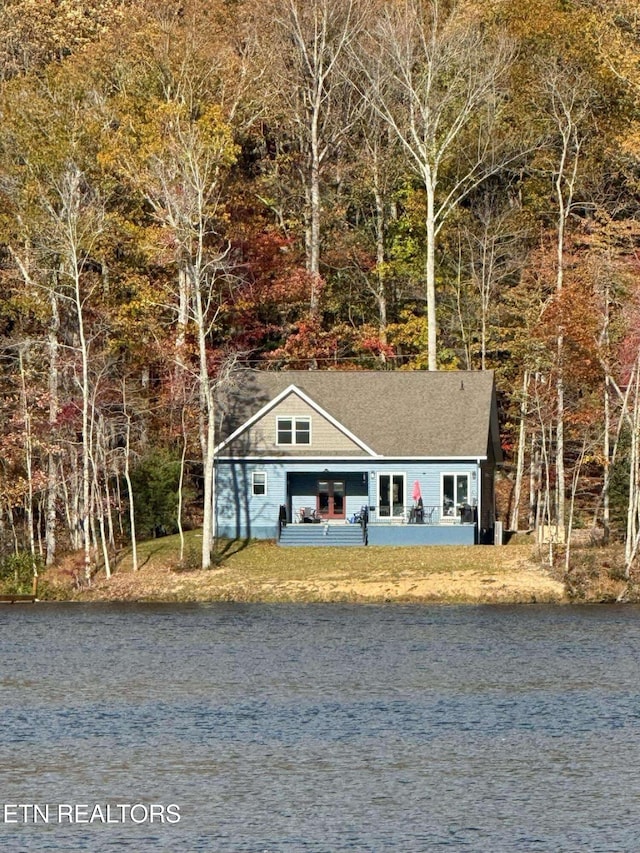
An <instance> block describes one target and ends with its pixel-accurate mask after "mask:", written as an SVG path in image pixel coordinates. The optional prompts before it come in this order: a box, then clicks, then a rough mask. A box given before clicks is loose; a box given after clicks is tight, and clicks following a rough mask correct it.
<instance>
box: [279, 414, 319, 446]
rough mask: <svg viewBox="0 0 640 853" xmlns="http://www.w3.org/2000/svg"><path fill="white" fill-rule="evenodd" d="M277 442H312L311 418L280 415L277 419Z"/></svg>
mask: <svg viewBox="0 0 640 853" xmlns="http://www.w3.org/2000/svg"><path fill="white" fill-rule="evenodd" d="M276 443H277V444H302V445H304V444H311V418H308V417H290V418H287V417H282V418H281V417H279V418H277V419H276Z"/></svg>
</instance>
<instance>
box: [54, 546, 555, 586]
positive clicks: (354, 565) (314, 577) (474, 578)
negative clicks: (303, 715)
mask: <svg viewBox="0 0 640 853" xmlns="http://www.w3.org/2000/svg"><path fill="white" fill-rule="evenodd" d="M200 542H201V539H200V534H199V533H198V531H191V532H190V533H188V534H187V537H186V548H185V559H184V561H183V564H182V565H181V564H180V542H179V537H177V536H170V537H166V538H163V539H155V540H151V541H148V542H143V543H140V544H139V546H138V560H139V567H140V568H139V571H137V572H133V571H132V566H131V554H130V552H124V553H123V554H121V555H120V558H119V560H118V562H117V564H116V566H115V570H114V573H113V576H112V577H111V578H110V579H109V580H107V579H106V578H105V577H104V573H98V574H96V576H95V578H94V580H93V584H92V586H91V588H90V589H84V590H73V589H72V588H71V587H70V585H69V583H68V579H69V577H70V576H71V574H72V572H70V571H69V568H68V567H67V568H66V569H63V570H61V571H59V572H58V573H57V575H56V574H54V575H52V576H51V578H50V579H49V581H48V590H49V592H48V595H50V596H51V597H72V598H75V599H77V600H86V601H89V600H103V601H104V600H106V601H108V600H111V601H239V602H240V601H242V602H250V601H253V602H256V601H262V602H285V601H300V602H320V601H353V602H363V603H364V602H385V601H404V602H410V601H414V602H442V603H463V602H468V603H483V602H486V603H493V602H496V603H498V602H499V603H520V602H523V603H524V602H527V603H529V602H559V601H563V600H564V587H563V585H562V583H560V582H559V581H558V580H557V579H555V578H553V577H552V576H551V575H550V574H548V573H547V572H545V571H544V570H543V569H541V568H540V567H539V566H538V565H537V564H536V563H535V561H534V560H533V559H532V547H531V544H530V543H529V542H524V543H517V544H509V545H507V546H504V547H501V548H495V547H492V546H485V547H473V546H426V547H425V546H422V547H398V548H390V547H371V546H369V547H362V548H282V547H280V546H278V545H277V544H275V543H274V542H264V541H262V542H250V543H247V544H245V543H237V542H229V543H224V547H221V550H220V552H219V553H218V554H217V555H216V564H215V566H214V567H213V568H212V569H210V570H208V571H202V570H200V569H198V568H197V566H198V560H199V551H200ZM76 574H77V573H76ZM65 577H66V578H67V582H66V584H65V583H64V582H63V580H61V579H64V578H65Z"/></svg>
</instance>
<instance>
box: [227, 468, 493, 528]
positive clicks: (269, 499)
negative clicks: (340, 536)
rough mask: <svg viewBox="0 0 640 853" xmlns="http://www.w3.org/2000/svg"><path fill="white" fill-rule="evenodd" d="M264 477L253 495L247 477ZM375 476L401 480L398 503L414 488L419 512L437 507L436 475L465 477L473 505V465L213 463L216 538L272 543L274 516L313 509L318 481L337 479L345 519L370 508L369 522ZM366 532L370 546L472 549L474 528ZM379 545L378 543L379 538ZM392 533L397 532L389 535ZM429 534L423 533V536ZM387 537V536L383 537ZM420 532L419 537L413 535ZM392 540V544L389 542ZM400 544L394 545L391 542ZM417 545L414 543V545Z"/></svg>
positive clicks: (408, 501)
mask: <svg viewBox="0 0 640 853" xmlns="http://www.w3.org/2000/svg"><path fill="white" fill-rule="evenodd" d="M253 472H264V473H265V474H266V478H267V485H266V494H265V495H253V494H252V493H251V492H252V487H251V484H252V473H253ZM378 473H387V474H388V473H395V474H404V476H405V495H404V503H405V505H407V506H410V505H411V503H412V491H413V484H414V482H415V481H416V480H418V482H419V483H420V489H421V493H422V500H423V503H424V505H425V507H432V506H434V507H438V508H440V506H441V500H442V495H441V488H442V474H443V473H448V474H458V473H467V474H469V491H470V495H469V499H470V502H471V503H472V504H473V505H475V504H477V501H478V466H477V464H476V462H475V461H471V460H470V461H468V462H460V461H452V462H448V461H447V460H437V461H434V462H430V461H429V462H406V461H393V460H380V459H375V460H374V459H367V458H362V459H353V460H350V461H341V462H338V461H335V462H334V461H332V460H331V459H327V460H324V461H322V462H312V461H305V460H304V459H300V460H299V461H298V460H294V461H290V460H286V461H283V460H275V459H273V460H267V459H265V460H262V461H254V460H251V461H244V460H238V461H234V460H219V461H218V462H217V463H216V501H217V533H218V535H219V536H223V537H227V538H231V539H273V538H275V537H276V536H277V530H278V513H279V509H280V506H281V505H284V506H286V508H287V514H288V517H289V520H290V521H291V520H292V519H293V518H294V517H295V515H296V512H297V510H298V509H299V508H300V507H302V506H311V507H315V505H316V487H317V481H318V480H319V479H325V478H326V479H343V480H344V481H345V492H346V518H347V519H349V518H350V517H351V516H352V515H353V514H355V513H357V512H358V511H359V510H360V508H361V506H363V505H367V506H369V507H373V508H374V510H373V511H372V513H371V519H372V521H375V520H376V518H377V513H376V510H375V508H376V507H377V504H378V494H377V491H378ZM377 527H378V526H377V525H375V524H372V525H371V526H370V528H369V542H370V543H371V544H401V543H402V542H404V543H405V544H410V543H409V540H413V539H414V538H416V540H417V541H416V543H415V544H421V543H422V542H424V541H425V537H426V539H427V540H428V541H430V542H434V544H435V543H436V542H437V543H438V544H458V543H459V544H472V543H473V541H474V537H475V526H474V525H460V524H445V525H441V526H436V525H433V526H430V525H415V526H414V525H402V524H400V525H384V526H383V525H380V526H379V527H380V530H377V529H376V528H377ZM383 527H384V529H385V530H387V531H388V532H387V533H386V534H384V537H385V541H384V542H382V541H378V540H379V539H380V538H381V537H383V533H382V532H381V531H382V529H383ZM395 528H397V532H395ZM427 528H429V533H428V534H427V533H426V532H425V531H426V530H427ZM389 531H391V532H389ZM418 531H422V532H420V533H419V532H418ZM390 540H393V541H390ZM396 540H400V541H396ZM418 540H419V541H418Z"/></svg>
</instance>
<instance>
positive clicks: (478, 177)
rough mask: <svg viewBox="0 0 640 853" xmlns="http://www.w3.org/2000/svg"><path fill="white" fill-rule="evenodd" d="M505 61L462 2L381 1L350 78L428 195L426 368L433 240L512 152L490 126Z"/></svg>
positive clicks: (504, 43) (499, 102)
mask: <svg viewBox="0 0 640 853" xmlns="http://www.w3.org/2000/svg"><path fill="white" fill-rule="evenodd" d="M513 59H514V49H513V46H512V44H511V42H510V41H508V40H507V39H506V38H504V37H502V36H495V37H493V38H490V37H489V36H488V34H487V28H486V27H485V26H483V22H482V20H481V18H480V17H479V15H478V14H477V13H476V12H474V10H473V8H472V6H471V4H469V3H467V2H464V0H459V2H453V3H451V4H446V5H445V4H443V3H440V2H438V0H427V2H424V0H406V2H403V3H398V4H396V3H393V4H386V3H385V4H382V6H381V10H380V13H379V15H378V17H377V20H376V22H375V24H374V25H373V26H372V27H371V29H370V32H369V36H368V39H367V44H366V49H365V52H364V53H363V54H362V55H358V56H356V61H357V64H358V66H359V78H358V79H357V80H356V85H357V86H358V87H359V89H360V91H361V93H362V94H363V96H364V97H365V98H366V99H367V101H368V102H369V103H370V104H371V105H372V107H373V108H374V109H375V110H376V111H377V113H378V114H379V115H380V116H381V117H382V118H383V119H384V121H386V122H387V124H388V125H389V126H390V127H391V128H392V130H393V131H394V133H395V134H396V135H397V138H398V140H399V142H400V144H401V146H402V148H403V149H404V151H405V154H406V157H407V159H408V161H409V163H410V164H411V165H412V166H413V169H414V170H415V172H416V173H417V175H418V176H419V178H420V180H421V181H422V183H423V185H424V188H425V192H426V212H425V231H426V265H425V278H426V296H427V321H428V336H429V340H428V366H429V370H436V369H437V321H436V289H435V254H436V238H437V236H438V233H439V231H440V229H441V228H442V226H443V224H444V222H445V221H446V220H447V218H448V216H449V215H450V214H451V212H452V211H453V210H454V209H455V208H456V206H457V205H458V204H459V203H460V201H461V200H462V199H463V198H464V197H465V196H466V195H467V194H468V193H469V192H471V190H473V189H474V188H475V187H476V186H478V185H479V184H480V183H481V182H482V181H484V180H485V179H486V178H487V176H488V175H490V174H493V173H495V172H497V171H498V170H499V169H500V168H502V166H503V165H504V164H505V162H506V161H507V160H508V159H509V158H510V157H511V156H512V154H509V153H506V152H505V151H498V150H497V147H496V135H495V130H496V125H497V123H498V121H499V118H500V115H501V111H502V106H503V103H504V94H503V88H502V84H503V82H506V80H505V78H506V72H507V70H508V69H509V67H510V65H511V64H512V62H513ZM463 149H464V152H463Z"/></svg>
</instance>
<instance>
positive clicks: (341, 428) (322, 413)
mask: <svg viewBox="0 0 640 853" xmlns="http://www.w3.org/2000/svg"><path fill="white" fill-rule="evenodd" d="M289 394H295V395H296V396H298V397H299V398H300V399H301V400H303V401H304V402H305V403H307V404H308V405H309V406H311V408H312V409H314V411H316V412H317V413H318V414H319V415H320V416H321V417H323V418H325V419H326V420H328V421H329V423H331V424H333V426H334V427H336V429H338V430H339V431H340V432H341V433H342V434H343V435H345V436H346V437H347V438H349V439H351V441H353V442H354V444H357V445H358V447H360V448H361V449H362V450H364V451H365V452H366V453H367V454H368V455H369V456H373V457H376V458H381V457H379V456H378V454H376V452H375V451H374V450H372V449H371V448H370V447H369V446H368V445H366V444H365V443H364V441H361V440H360V439H359V438H358V437H357V436H356V435H354V434H353V433H352V432H351V431H350V430H348V429H347V428H346V427H345V426H343V425H342V424H341V423H340V422H339V421H337V420H336V419H335V418H334V417H333V415H330V414H329V412H326V411H325V410H324V409H323V408H322V407H321V406H319V405H318V404H317V403H316V402H314V401H313V400H312V399H311V397H309V396H308V395H307V394H305V393H304V391H301V390H300V389H299V388H298V387H297V386H295V385H289V386H288V387H287V388H285V389H284V391H281V392H280V393H279V394H277V395H276V396H275V397H274V398H273V400H271V401H270V402H269V403H267V404H266V406H263V407H262V408H261V409H259V410H258V411H257V412H256V413H255V415H252V416H251V417H250V418H249V420H247V421H245V422H244V423H243V424H242V426H239V427H238V429H237V430H235V431H234V432H232V433H231V435H230V436H229V437H228V438H226V439H225V440H224V441H223V442H221V443H220V444H218V445H217V447H216V448H215V449H214V451H213V452H214V455H216V456H217V455H218V453H219V452H220V451H221V450H222V449H223V448H224V447H226V446H227V445H228V444H229V443H230V442H232V441H233V440H234V439H236V438H237V437H238V436H239V435H240V434H241V433H243V432H244V431H245V430H246V429H248V428H249V427H250V426H253V424H255V423H256V421H259V420H260V419H261V418H262V417H264V415H266V414H268V412H270V411H271V410H272V409H273V408H274V407H275V406H277V405H278V403H280V402H281V401H282V400H284V398H285V397H286V396H288V395H289ZM287 446H288V445H287ZM304 446H305V445H300V447H304ZM232 458H237V459H263V458H265V457H263V456H255V457H251V456H239V457H232ZM320 458H323V457H320ZM407 458H411V457H407Z"/></svg>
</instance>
